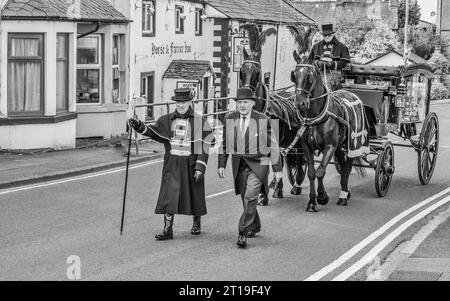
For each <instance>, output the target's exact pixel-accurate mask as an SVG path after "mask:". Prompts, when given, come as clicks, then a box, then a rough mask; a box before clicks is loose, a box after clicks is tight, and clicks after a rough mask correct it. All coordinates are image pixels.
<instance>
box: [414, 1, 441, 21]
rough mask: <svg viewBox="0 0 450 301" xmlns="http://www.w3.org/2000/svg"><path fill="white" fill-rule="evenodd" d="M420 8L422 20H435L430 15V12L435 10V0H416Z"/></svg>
mask: <svg viewBox="0 0 450 301" xmlns="http://www.w3.org/2000/svg"><path fill="white" fill-rule="evenodd" d="M417 2H418V3H419V5H420V7H421V8H422V18H421V19H422V20H424V21H427V22H436V17H434V18H433V17H431V15H430V14H431V12H433V11H434V12H437V0H417Z"/></svg>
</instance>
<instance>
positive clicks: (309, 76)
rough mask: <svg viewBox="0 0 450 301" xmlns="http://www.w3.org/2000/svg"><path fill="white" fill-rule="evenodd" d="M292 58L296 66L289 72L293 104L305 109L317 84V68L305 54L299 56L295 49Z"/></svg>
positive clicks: (302, 109)
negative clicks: (293, 87)
mask: <svg viewBox="0 0 450 301" xmlns="http://www.w3.org/2000/svg"><path fill="white" fill-rule="evenodd" d="M294 59H295V61H296V62H297V66H296V67H295V70H294V71H292V73H291V81H292V82H293V83H294V84H295V94H296V98H295V105H296V107H297V109H299V110H301V111H305V110H307V109H308V108H309V106H310V100H311V98H312V96H313V93H314V90H315V89H316V87H317V84H318V83H317V72H318V69H317V66H316V65H315V64H314V63H312V62H309V61H308V58H307V57H306V56H303V57H300V56H299V55H298V54H297V51H294Z"/></svg>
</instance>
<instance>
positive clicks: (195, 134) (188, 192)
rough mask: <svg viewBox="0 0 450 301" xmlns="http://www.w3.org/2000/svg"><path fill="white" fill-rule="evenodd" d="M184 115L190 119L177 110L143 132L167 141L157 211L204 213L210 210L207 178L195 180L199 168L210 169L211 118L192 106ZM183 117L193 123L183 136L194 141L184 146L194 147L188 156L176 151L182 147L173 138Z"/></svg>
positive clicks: (189, 213)
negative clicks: (208, 119)
mask: <svg viewBox="0 0 450 301" xmlns="http://www.w3.org/2000/svg"><path fill="white" fill-rule="evenodd" d="M183 117H186V118H187V119H184V118H178V117H177V113H176V112H173V113H170V114H167V115H164V116H161V117H160V118H159V119H158V121H157V122H156V123H155V124H154V125H149V126H146V127H145V130H144V131H143V132H142V133H141V134H142V135H144V136H147V137H150V138H152V139H154V140H156V141H158V142H160V143H163V144H164V147H165V155H164V165H163V170H162V180H161V188H160V191H159V196H158V203H157V205H156V209H155V213H156V214H166V213H168V214H182V215H195V216H203V215H205V214H206V213H207V210H206V200H205V182H204V180H203V181H200V182H199V183H195V181H194V173H195V170H199V171H201V172H203V173H205V172H206V165H207V163H208V157H209V149H210V146H211V144H212V143H213V142H214V136H213V133H212V130H211V128H210V126H209V123H208V122H207V120H206V119H205V118H203V117H202V116H200V115H197V114H196V113H194V112H193V110H192V108H191V109H190V111H189V112H188V114H187V115H186V116H183ZM180 120H181V121H183V120H187V121H188V123H189V126H188V127H187V130H186V135H184V139H183V140H184V141H185V142H186V143H187V144H190V147H186V148H183V149H184V150H189V148H190V150H189V151H190V153H191V154H190V155H188V156H180V155H176V154H173V151H176V150H178V149H179V148H178V147H177V146H176V145H175V144H174V143H173V139H175V137H177V133H178V134H179V133H180V130H183V128H184V127H181V128H180V127H176V125H177V124H178V121H180ZM178 138H179V137H177V139H178ZM171 140H172V143H171Z"/></svg>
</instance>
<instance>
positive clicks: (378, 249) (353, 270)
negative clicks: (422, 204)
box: [333, 196, 450, 281]
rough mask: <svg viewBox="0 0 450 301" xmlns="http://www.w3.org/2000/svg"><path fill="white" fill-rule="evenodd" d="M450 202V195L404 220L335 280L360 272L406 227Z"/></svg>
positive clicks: (343, 279) (344, 278) (341, 279)
mask: <svg viewBox="0 0 450 301" xmlns="http://www.w3.org/2000/svg"><path fill="white" fill-rule="evenodd" d="M449 202H450V196H448V197H446V198H445V199H443V200H441V201H439V202H437V203H436V204H434V205H432V206H430V207H428V208H426V209H424V210H423V211H421V212H420V213H419V214H417V215H415V216H414V217H412V218H410V219H409V220H408V221H406V222H404V223H403V224H402V225H401V226H399V227H398V228H396V229H395V230H394V231H392V233H391V234H389V235H388V236H387V237H386V238H385V239H383V240H382V241H381V242H380V243H378V244H377V245H376V246H375V247H374V248H372V249H371V250H370V251H369V253H367V254H366V255H365V256H364V257H363V258H361V259H360V260H358V261H357V262H356V263H355V264H353V265H352V266H351V267H349V268H348V269H346V270H345V271H344V272H342V273H341V274H339V275H338V276H337V277H336V278H334V279H333V281H345V280H347V279H348V278H349V277H350V276H352V275H353V274H355V273H356V272H358V271H359V270H360V269H362V268H363V267H364V266H365V265H367V264H369V263H370V262H371V261H373V259H374V258H375V257H376V256H377V255H378V254H379V253H380V252H381V251H382V250H383V249H384V248H386V247H387V245H388V244H390V243H391V242H392V241H393V240H394V239H396V238H397V237H398V236H400V234H402V233H403V232H405V230H406V229H408V228H409V227H410V226H411V225H413V224H414V223H415V222H417V221H419V220H421V219H422V218H424V217H425V216H427V215H428V214H430V213H431V212H433V211H434V210H436V209H438V208H439V207H441V206H443V205H445V204H447V203H449Z"/></svg>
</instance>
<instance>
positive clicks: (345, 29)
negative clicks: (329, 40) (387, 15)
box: [336, 19, 397, 64]
mask: <svg viewBox="0 0 450 301" xmlns="http://www.w3.org/2000/svg"><path fill="white" fill-rule="evenodd" d="M336 29H337V32H336V35H337V38H338V39H339V40H340V41H341V42H342V43H344V44H345V45H346V46H347V47H348V48H349V51H350V56H351V57H352V60H353V61H354V62H355V63H359V64H361V63H366V62H367V61H369V60H371V59H374V58H376V57H377V56H379V55H381V54H383V53H385V52H386V51H388V50H389V49H391V48H395V47H396V44H397V37H396V34H395V33H394V32H393V31H392V30H391V29H390V28H389V26H388V25H387V24H385V23H383V22H382V21H370V20H367V19H360V20H358V21H346V20H345V19H341V21H339V22H338V24H337V25H336Z"/></svg>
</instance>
